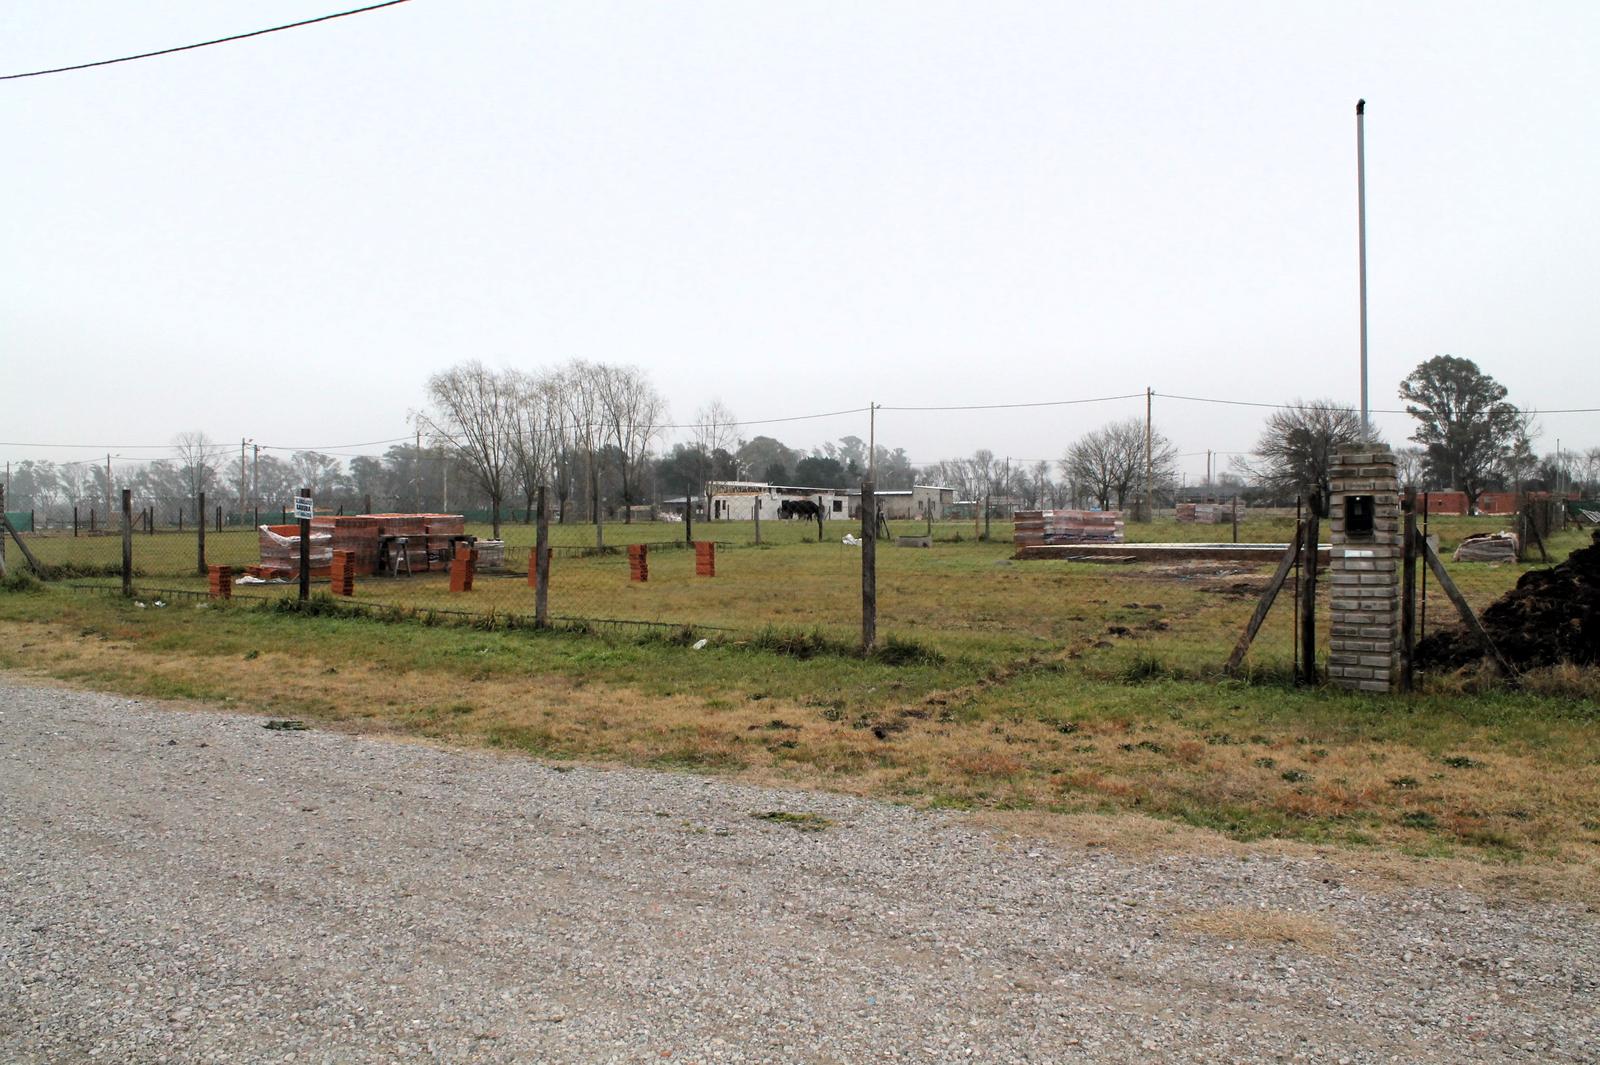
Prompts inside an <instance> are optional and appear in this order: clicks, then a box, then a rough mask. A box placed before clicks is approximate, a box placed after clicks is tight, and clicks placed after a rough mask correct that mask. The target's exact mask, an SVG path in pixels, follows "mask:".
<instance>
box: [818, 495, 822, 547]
mask: <svg viewBox="0 0 1600 1065" xmlns="http://www.w3.org/2000/svg"><path fill="white" fill-rule="evenodd" d="M817 543H819V544H820V543H822V497H821V496H820V495H819V496H817Z"/></svg>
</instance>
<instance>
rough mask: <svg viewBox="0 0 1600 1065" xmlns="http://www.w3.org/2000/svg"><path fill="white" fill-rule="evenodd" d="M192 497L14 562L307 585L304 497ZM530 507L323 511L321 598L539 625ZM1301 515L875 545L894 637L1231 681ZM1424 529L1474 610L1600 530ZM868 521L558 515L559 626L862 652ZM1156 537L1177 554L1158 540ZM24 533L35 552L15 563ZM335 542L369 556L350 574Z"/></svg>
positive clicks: (265, 588)
mask: <svg viewBox="0 0 1600 1065" xmlns="http://www.w3.org/2000/svg"><path fill="white" fill-rule="evenodd" d="M185 509H186V510H187V513H167V512H165V511H163V510H158V509H157V508H156V507H155V506H152V505H148V504H144V505H142V504H141V501H140V500H138V499H134V498H131V497H130V499H129V505H128V510H127V524H128V529H127V533H126V535H124V529H123V519H122V515H120V514H119V515H118V516H117V520H116V521H115V522H113V523H112V524H111V525H110V527H107V523H106V522H105V521H104V519H103V516H102V515H99V514H96V515H95V516H94V520H93V522H92V523H91V522H89V521H87V520H84V521H80V522H79V523H77V525H76V526H75V527H73V526H63V525H55V526H52V527H36V526H24V525H22V524H21V523H20V522H19V521H18V520H16V519H15V518H11V519H9V520H10V524H11V525H12V527H13V528H14V529H15V530H16V538H15V540H14V542H13V545H12V546H13V550H12V551H11V553H10V557H9V562H10V564H11V568H12V569H16V568H18V567H19V566H20V567H24V568H26V567H30V566H31V565H33V564H34V563H36V564H37V566H38V568H39V570H40V571H41V572H42V573H43V575H44V576H46V577H47V578H48V579H50V580H52V581H56V582H59V583H60V584H62V585H65V586H69V587H74V588H81V589H113V590H117V589H120V588H121V587H122V585H123V580H124V570H123V561H122V560H123V551H124V546H125V545H126V546H127V548H128V550H129V553H130V555H131V567H130V569H129V571H128V582H129V585H130V588H131V591H132V593H133V594H135V595H136V596H139V597H141V598H142V599H155V598H162V597H165V598H167V599H176V598H180V597H189V598H203V597H207V596H210V595H212V594H214V577H215V575H214V574H211V573H209V572H208V570H209V569H210V568H211V567H217V566H224V567H228V570H229V572H228V575H227V577H228V590H229V591H230V592H231V596H232V597H233V598H235V599H256V600H270V599H281V598H291V599H293V598H298V597H299V595H300V583H299V573H298V555H297V552H298V533H299V529H298V526H297V525H296V524H295V519H294V516H293V514H292V512H288V511H282V512H279V513H274V514H272V515H271V516H270V517H269V518H267V519H266V521H263V522H261V523H258V524H250V523H249V522H254V521H255V519H256V518H258V517H260V516H259V515H256V514H251V515H248V516H241V515H237V514H227V513H219V512H218V511H217V510H216V509H215V508H211V509H207V508H206V507H205V506H204V504H203V503H202V502H200V501H198V500H197V501H196V505H195V507H194V508H192V509H189V508H185ZM196 513H203V514H205V515H206V516H207V520H206V521H205V523H204V524H203V526H202V525H198V524H196V523H195V522H194V520H193V515H194V514H196ZM518 517H519V518H520V520H516V521H507V522H503V523H502V524H501V525H500V527H499V529H498V535H496V530H495V529H494V528H493V527H492V526H491V525H489V524H487V523H479V522H469V521H465V520H463V517H462V516H448V515H436V516H427V515H423V516H383V515H379V516H372V517H371V518H370V520H371V522H372V523H373V524H372V526H371V528H370V532H371V538H370V542H368V543H366V544H365V545H358V544H356V543H355V541H354V540H353V539H351V537H350V536H349V535H346V533H347V532H348V529H346V527H345V525H344V518H343V516H341V515H336V514H318V515H317V518H316V520H315V522H314V524H313V535H312V541H311V548H312V565H311V573H310V586H309V592H310V594H312V595H313V596H315V595H332V597H333V598H334V599H335V600H337V601H340V602H346V603H349V604H353V605H356V606H360V607H368V608H382V609H389V610H395V611H400V612H415V613H419V614H427V613H430V612H431V613H433V614H436V615H440V616H446V617H448V616H455V615H462V616H468V617H477V618H486V617H495V618H501V619H505V618H516V619H525V620H527V621H528V622H530V623H531V622H533V621H534V620H535V618H536V617H537V616H538V615H539V614H540V605H539V589H538V587H537V584H538V581H537V576H538V575H537V573H533V572H530V571H531V569H532V567H533V565H534V560H535V545H536V543H537V542H538V539H539V523H538V521H537V520H536V519H535V517H534V516H533V515H532V514H529V515H526V516H523V515H518ZM241 518H244V519H245V520H241ZM401 518H404V519H405V520H403V521H402V520H401ZM1229 518H1230V519H1231V518H1232V515H1229ZM351 519H352V520H356V519H355V516H351ZM362 520H369V519H362ZM267 522H270V524H267ZM1295 522H1296V518H1295V514H1294V512H1293V511H1292V510H1275V511H1258V512H1247V513H1245V514H1242V515H1240V516H1239V519H1238V521H1237V523H1235V522H1234V521H1232V520H1223V521H1220V522H1219V523H1217V524H1215V525H1195V524H1193V523H1180V522H1178V521H1175V520H1174V518H1173V516H1172V515H1171V513H1170V512H1168V513H1166V514H1161V515H1158V516H1157V517H1156V519H1155V520H1153V521H1151V522H1146V523H1128V524H1127V526H1126V539H1125V543H1126V545H1127V549H1126V550H1117V549H1115V546H1114V545H1113V546H1112V548H1111V549H1109V550H1106V551H1103V552H1101V553H1099V554H1098V555H1096V556H1094V557H1088V556H1087V554H1085V555H1084V556H1082V557H1078V556H1074V555H1073V553H1071V552H1066V553H1065V555H1066V557H1059V558H1045V559H1028V560H1023V559H1021V558H1020V557H1019V554H1018V552H1017V550H1016V545H1015V544H1014V543H1013V533H1014V531H1015V529H1014V526H1013V524H1012V523H1011V522H1010V521H1000V520H995V519H994V518H993V517H992V516H990V517H988V518H986V519H984V520H978V521H975V520H966V521H928V520H926V519H921V520H914V521H886V522H883V523H881V524H880V525H878V526H877V533H878V536H877V539H876V543H875V551H874V552H873V555H874V562H875V572H874V573H873V575H872V580H871V588H872V590H873V591H874V593H875V596H874V598H875V601H876V610H875V619H874V620H875V625H876V633H877V637H878V639H877V643H878V644H879V645H880V647H889V648H897V649H899V650H902V651H905V650H910V651H912V652H915V653H924V652H925V653H932V654H937V655H944V656H966V657H969V658H972V659H974V660H982V661H988V662H992V663H994V664H995V666H996V667H997V668H1005V667H1007V666H1008V665H1010V664H1014V663H1017V662H1030V661H1031V662H1034V663H1039V662H1058V663H1060V665H1061V666H1062V668H1070V669H1077V670H1082V671H1084V672H1086V673H1091V674H1096V675H1109V676H1123V677H1130V678H1139V677H1149V676H1156V675H1163V674H1170V675H1181V676H1210V675H1216V674H1219V673H1220V672H1221V671H1222V667H1223V664H1224V663H1225V662H1226V661H1227V660H1228V658H1229V655H1230V653H1231V652H1232V651H1233V649H1234V647H1235V646H1236V644H1237V643H1238V642H1239V638H1240V635H1241V633H1243V631H1244V629H1245V626H1246V623H1247V622H1248V621H1249V620H1250V618H1251V615H1252V613H1253V612H1254V611H1255V610H1256V607H1257V605H1258V603H1259V602H1260V601H1261V598H1262V594H1263V592H1264V591H1265V590H1266V588H1267V587H1268V584H1269V583H1270V581H1271V578H1272V576H1273V573H1274V570H1275V568H1276V566H1277V563H1278V561H1279V560H1280V558H1281V556H1282V554H1283V551H1284V545H1285V544H1286V543H1287V542H1288V541H1289V540H1290V539H1291V538H1292V537H1293V535H1294V528H1295ZM1424 524H1425V529H1426V533H1427V535H1428V536H1429V537H1430V538H1431V539H1432V541H1433V542H1434V543H1435V544H1436V548H1437V553H1438V555H1439V556H1440V558H1441V560H1442V561H1443V563H1444V565H1445V567H1446V569H1447V572H1448V573H1449V575H1450V577H1451V578H1452V581H1453V583H1454V584H1455V586H1456V588H1457V589H1458V590H1459V592H1460V594H1461V596H1462V597H1463V598H1464V599H1465V601H1466V602H1467V604H1468V605H1469V606H1470V607H1471V609H1472V610H1473V612H1474V613H1481V612H1482V611H1483V610H1484V608H1485V607H1487V606H1489V605H1490V604H1491V603H1493V602H1495V601H1496V600H1497V599H1499V598H1500V597H1501V596H1502V595H1504V594H1505V593H1506V592H1508V591H1509V590H1510V589H1511V588H1512V587H1514V586H1515V585H1516V583H1517V581H1518V580H1519V578H1521V577H1522V575H1523V574H1525V573H1527V572H1529V571H1530V570H1535V569H1540V568H1547V567H1549V566H1552V565H1554V564H1556V563H1559V562H1560V561H1562V560H1563V559H1565V558H1566V557H1567V555H1568V554H1570V553H1571V552H1572V551H1573V550H1574V549H1576V548H1578V547H1581V546H1584V545H1585V544H1587V543H1588V542H1589V539H1590V536H1589V533H1588V532H1587V531H1585V530H1582V529H1580V528H1576V527H1571V528H1566V529H1561V528H1556V529H1553V530H1550V531H1549V532H1547V533H1546V534H1545V535H1544V536H1543V537H1542V538H1541V540H1540V542H1541V544H1542V546H1543V554H1542V555H1541V553H1540V552H1539V551H1538V550H1534V549H1530V548H1526V547H1525V549H1524V550H1523V553H1522V556H1523V558H1522V561H1517V560H1516V559H1515V558H1514V557H1506V558H1502V559H1498V560H1486V561H1472V560H1471V553H1470V552H1466V553H1463V557H1462V558H1459V559H1458V558H1457V557H1456V556H1457V553H1458V550H1459V549H1460V547H1461V545H1462V543H1463V542H1464V541H1466V540H1468V538H1469V537H1472V536H1474V535H1475V534H1483V533H1493V532H1498V531H1501V530H1502V529H1504V530H1505V531H1508V532H1509V531H1514V529H1513V528H1512V526H1511V519H1501V518H1476V517H1455V516H1452V517H1432V518H1430V519H1429V520H1427V521H1426V523H1422V522H1419V527H1423V526H1424ZM867 531H868V530H867V529H866V528H865V525H864V523H863V522H862V521H861V520H860V518H859V516H845V517H842V518H831V517H828V516H825V517H824V518H823V519H822V520H820V521H819V520H815V519H814V518H800V519H787V520H786V519H780V518H776V517H771V518H766V519H763V520H760V521H703V520H699V519H696V518H694V517H693V516H692V515H691V516H690V520H689V521H687V522H686V521H684V520H654V521H650V520H639V521H632V522H628V521H610V522H605V523H602V524H598V525H596V524H577V523H561V522H559V521H555V522H550V523H548V524H547V527H546V530H545V538H546V540H545V542H546V544H547V552H548V554H547V558H548V571H547V579H546V582H545V595H546V603H545V608H544V614H545V617H546V619H547V620H548V622H549V623H552V624H572V625H590V626H632V627H639V628H661V629H670V630H679V629H683V630H689V629H692V630H695V631H697V632H702V633H704V634H705V635H707V636H720V637H723V638H727V639H777V640H783V641H789V642H791V643H793V644H795V645H796V646H799V647H804V646H806V645H807V644H808V643H810V644H814V645H818V644H822V643H827V644H831V645H833V646H835V647H848V646H852V645H855V644H858V643H859V641H860V640H861V638H862V633H863V622H864V616H863V609H864V605H863V604H864V596H863V563H864V559H863V554H864V550H865V545H864V544H863V543H862V541H863V539H864V538H865V536H866V533H867ZM274 537H276V538H281V539H285V540H287V541H288V542H289V543H288V546H284V545H283V544H276V543H275V542H274V539H273V538H274ZM1236 540H1237V542H1238V543H1239V544H1242V545H1259V550H1257V551H1255V552H1253V553H1242V554H1238V555H1233V556H1227V557H1211V556H1209V555H1207V554H1206V552H1205V550H1203V549H1202V548H1203V545H1204V544H1206V543H1208V542H1209V543H1214V544H1216V545H1217V546H1218V547H1219V548H1228V547H1230V546H1233V545H1234V544H1235V541H1236ZM16 541H20V544H19V543H18V542H16ZM402 541H403V542H402ZM1142 545H1165V548H1164V549H1163V550H1162V551H1160V552H1155V553H1153V552H1151V551H1149V550H1145V549H1143V546H1142ZM21 548H25V549H26V556H31V559H30V558H28V557H19V556H23V555H24V552H23V551H22V550H21ZM1191 549H1192V550H1191ZM335 551H340V552H344V551H350V552H351V556H353V557H351V556H346V558H345V559H344V560H343V561H344V562H345V563H346V564H345V566H344V567H343V568H342V569H341V568H338V567H336V566H335V564H334V562H335V559H334V557H333V556H334V552H335ZM463 551H465V552H467V553H466V554H462V553H461V552H463ZM474 551H475V552H476V555H475V561H474V556H473V555H472V554H471V552H474ZM1223 554H1224V555H1225V554H1226V552H1223ZM469 566H470V568H471V579H470V581H467V580H464V579H463V576H464V570H465V569H466V568H467V567H469ZM274 567H277V568H274ZM1424 568H1425V567H1424ZM1305 578H1306V575H1305V574H1304V572H1303V570H1302V569H1301V567H1299V566H1296V567H1294V568H1293V569H1292V570H1291V572H1290V573H1289V575H1288V577H1287V579H1286V580H1285V582H1284V588H1283V591H1282V592H1281V593H1280V595H1279V598H1278V600H1277V602H1276V605H1275V606H1274V607H1273V609H1272V610H1271V612H1270V613H1269V614H1268V615H1267V617H1266V620H1265V622H1264V623H1263V624H1262V626H1261V629H1260V632H1259V633H1258V635H1257V636H1256V638H1255V641H1254V643H1253V644H1252V645H1251V647H1250V650H1249V653H1248V655H1247V656H1246V657H1245V659H1244V669H1245V671H1246V672H1247V673H1256V674H1277V675H1282V676H1289V675H1293V674H1294V673H1295V672H1296V671H1297V669H1299V668H1300V667H1301V657H1302V651H1301V648H1302V646H1303V644H1304V640H1303V639H1302V635H1301V632H1300V626H1301V611H1300V610H1298V609H1297V602H1298V599H1299V591H1298V589H1299V587H1300V583H1301V582H1302V581H1304V580H1305ZM1328 590H1329V589H1328V587H1327V586H1326V582H1323V583H1322V584H1321V585H1319V587H1318V589H1317V593H1316V596H1317V601H1318V603H1319V604H1320V608H1319V609H1318V610H1317V611H1316V619H1317V620H1316V624H1317V626H1318V630H1319V633H1318V638H1317V639H1316V641H1315V644H1316V646H1317V647H1319V648H1324V649H1325V648H1326V646H1327V633H1326V627H1327V625H1328V617H1329V610H1328V609H1327V597H1328ZM1419 591H1420V593H1421V594H1420V596H1419V603H1418V611H1417V615H1418V616H1417V623H1418V635H1419V637H1422V638H1425V637H1426V636H1427V635H1428V634H1430V633H1434V632H1437V631H1439V630H1440V629H1444V628H1451V629H1453V628H1456V627H1457V626H1458V625H1459V624H1460V617H1459V614H1458V611H1457V608H1456V606H1455V605H1454V604H1453V602H1452V601H1451V599H1450V597H1449V596H1448V595H1447V594H1446V591H1445V589H1443V588H1442V587H1440V584H1439V582H1438V581H1437V579H1436V578H1435V577H1434V575H1433V574H1431V573H1422V574H1421V575H1420V577H1419ZM334 593H341V594H334ZM343 593H348V594H343Z"/></svg>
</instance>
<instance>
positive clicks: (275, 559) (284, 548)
mask: <svg viewBox="0 0 1600 1065" xmlns="http://www.w3.org/2000/svg"><path fill="white" fill-rule="evenodd" d="M259 532H260V537H261V563H260V565H256V566H246V567H245V572H246V573H248V574H250V576H252V577H260V578H262V579H263V580H272V579H273V578H278V579H280V580H289V579H291V578H294V577H297V576H299V574H300V526H298V525H263V526H261V527H260V529H259ZM310 546H311V575H312V576H313V577H326V576H327V575H328V572H329V570H330V569H331V568H332V566H333V537H332V536H331V535H329V534H328V533H326V532H321V533H319V532H317V531H315V529H314V528H313V530H312V533H311V545H310Z"/></svg>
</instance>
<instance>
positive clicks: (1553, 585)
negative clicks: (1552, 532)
mask: <svg viewBox="0 0 1600 1065" xmlns="http://www.w3.org/2000/svg"><path fill="white" fill-rule="evenodd" d="M1481 618H1482V621H1483V627H1484V629H1486V630H1487V631H1488V633H1489V636H1490V638H1491V639H1493V640H1494V642H1495V646H1496V647H1498V648H1499V649H1500V653H1501V654H1502V655H1504V656H1505V657H1506V659H1507V660H1508V661H1509V662H1511V664H1512V665H1514V666H1516V667H1517V668H1519V669H1531V668H1533V667H1534V666H1548V665H1554V664H1555V663H1557V662H1575V663H1578V664H1580V665H1593V664H1595V663H1596V662H1600V532H1597V533H1595V535H1594V543H1592V544H1591V545H1590V546H1588V547H1583V548H1579V549H1578V550H1576V551H1574V552H1573V553H1572V556H1571V557H1570V558H1568V559H1567V560H1566V561H1565V562H1563V563H1561V564H1560V565H1558V566H1553V567H1551V568H1550V569H1540V570H1529V571H1528V572H1527V573H1524V574H1523V575H1522V579H1521V580H1519V581H1517V586H1516V587H1515V588H1513V589H1512V590H1511V591H1509V592H1507V593H1506V594H1505V595H1503V596H1501V597H1500V598H1499V599H1497V600H1495V601H1494V602H1493V603H1491V604H1489V606H1488V607H1487V608H1485V609H1484V611H1483V614H1482V615H1481ZM1481 657H1483V651H1482V649H1481V648H1480V647H1479V646H1478V643H1477V641H1476V640H1475V639H1473V637H1472V635H1471V634H1470V633H1468V632H1467V631H1466V630H1464V629H1461V628H1453V629H1441V630H1439V631H1438V632H1433V633H1430V634H1429V635H1428V637H1427V638H1426V639H1424V640H1423V641H1422V642H1421V643H1419V644H1418V645H1417V662H1418V664H1419V665H1421V666H1423V667H1424V668H1427V667H1434V668H1439V667H1444V668H1454V667H1457V666H1463V665H1466V664H1468V663H1469V662H1473V661H1476V660H1477V659H1479V658H1481Z"/></svg>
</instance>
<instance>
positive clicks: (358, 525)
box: [311, 514, 379, 577]
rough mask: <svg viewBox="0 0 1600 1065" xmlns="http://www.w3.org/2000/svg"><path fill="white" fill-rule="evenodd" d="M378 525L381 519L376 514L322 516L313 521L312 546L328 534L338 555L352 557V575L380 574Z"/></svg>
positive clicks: (331, 545)
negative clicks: (343, 553) (345, 554)
mask: <svg viewBox="0 0 1600 1065" xmlns="http://www.w3.org/2000/svg"><path fill="white" fill-rule="evenodd" d="M378 525H379V519H378V517H377V516H376V515H372V514H358V515H355V516H353V517H342V516H336V515H331V514H328V515H322V516H320V517H315V518H312V519H311V536H312V543H313V544H315V543H316V542H317V538H318V537H319V536H322V535H324V534H325V535H326V536H327V537H328V546H329V548H331V549H332V550H333V551H334V553H335V554H337V553H338V552H340V551H344V552H346V553H347V554H349V556H350V565H351V567H352V569H351V573H352V575H355V574H360V575H361V576H363V577H370V576H372V575H373V574H374V573H376V572H377V571H378Z"/></svg>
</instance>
